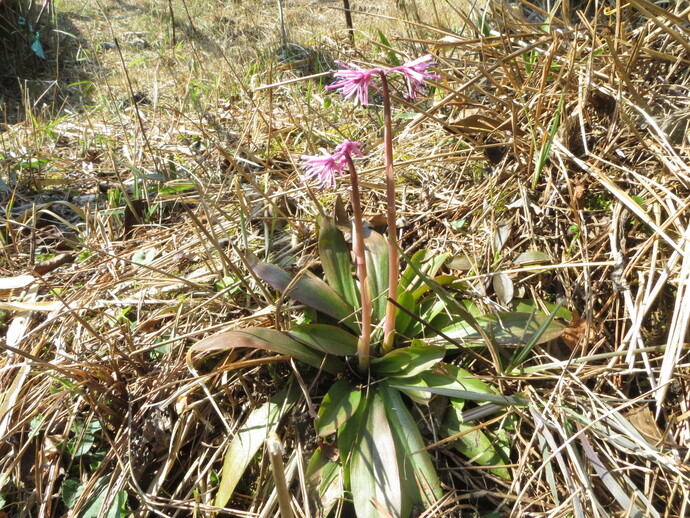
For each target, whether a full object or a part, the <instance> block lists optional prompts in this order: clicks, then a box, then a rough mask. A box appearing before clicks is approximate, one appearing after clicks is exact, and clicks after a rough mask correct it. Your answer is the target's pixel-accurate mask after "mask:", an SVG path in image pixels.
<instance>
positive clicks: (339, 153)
mask: <svg viewBox="0 0 690 518" xmlns="http://www.w3.org/2000/svg"><path fill="white" fill-rule="evenodd" d="M361 145H362V144H361V143H360V142H352V141H350V140H345V141H344V142H343V143H342V144H339V145H338V146H336V148H335V152H334V153H333V154H330V153H328V152H327V151H326V150H325V149H323V148H322V149H321V154H320V155H303V156H302V160H303V161H304V163H305V167H304V171H305V173H304V177H303V178H302V182H306V181H308V180H313V179H316V180H318V184H317V185H318V187H319V189H324V188H326V187H335V180H336V178H339V177H341V176H343V174H345V173H344V172H343V171H344V169H345V168H346V167H347V161H348V157H352V155H353V154H355V155H359V156H363V155H362V151H361V150H360V149H359V148H360V147H361Z"/></svg>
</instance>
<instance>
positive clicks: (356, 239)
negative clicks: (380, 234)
mask: <svg viewBox="0 0 690 518" xmlns="http://www.w3.org/2000/svg"><path fill="white" fill-rule="evenodd" d="M345 158H346V159H347V165H348V168H349V170H350V184H351V188H352V195H351V196H350V200H351V202H352V214H353V217H354V222H353V226H352V227H353V228H352V251H353V252H354V255H355V261H356V265H357V278H358V279H359V285H360V294H361V298H362V324H361V325H362V328H361V332H360V336H359V340H358V341H357V359H358V367H359V373H360V374H362V375H364V374H366V372H367V370H368V369H369V357H370V350H371V314H372V311H373V304H372V301H371V294H370V293H369V285H368V283H367V261H366V254H365V249H364V226H363V221H362V206H361V203H360V196H359V180H358V178H357V171H356V170H355V164H354V162H353V161H352V157H351V156H350V155H349V154H346V155H345Z"/></svg>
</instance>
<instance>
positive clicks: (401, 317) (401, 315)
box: [395, 291, 415, 336]
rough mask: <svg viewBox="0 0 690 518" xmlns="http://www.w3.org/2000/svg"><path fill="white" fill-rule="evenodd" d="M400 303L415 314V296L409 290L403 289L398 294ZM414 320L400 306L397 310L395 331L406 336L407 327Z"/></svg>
mask: <svg viewBox="0 0 690 518" xmlns="http://www.w3.org/2000/svg"><path fill="white" fill-rule="evenodd" d="M398 304H400V305H401V306H402V307H403V308H405V309H406V310H407V311H409V313H413V314H414V310H415V298H414V296H413V295H412V293H411V292H409V291H401V292H400V293H399V294H398ZM411 322H412V317H411V316H410V315H409V314H408V313H407V312H405V311H403V310H401V309H400V308H398V309H397V311H396V316H395V332H396V334H399V335H401V336H405V332H406V331H407V328H408V327H409V326H410V323H411Z"/></svg>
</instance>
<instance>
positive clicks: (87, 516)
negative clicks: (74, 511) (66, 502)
mask: <svg viewBox="0 0 690 518" xmlns="http://www.w3.org/2000/svg"><path fill="white" fill-rule="evenodd" d="M108 482H109V477H108V475H104V476H102V477H101V478H99V479H98V480H97V481H96V484H95V485H94V487H93V489H92V493H91V495H92V496H91V497H90V498H89V500H88V501H87V502H86V505H85V506H84V508H83V509H82V511H81V512H80V513H79V517H80V518H98V517H100V516H105V517H106V518H120V517H124V516H126V507H125V506H126V504H127V491H120V492H118V493H117V494H116V495H115V497H114V498H113V499H112V500H110V501H108ZM83 490H84V488H83V487H82V488H81V491H82V492H83ZM75 503H76V502H75ZM106 506H108V507H106ZM104 509H107V513H106V514H103V513H102V511H103V510H104Z"/></svg>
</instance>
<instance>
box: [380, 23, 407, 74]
mask: <svg viewBox="0 0 690 518" xmlns="http://www.w3.org/2000/svg"><path fill="white" fill-rule="evenodd" d="M376 31H377V32H378V33H379V41H380V42H381V44H382V45H383V46H384V47H386V48H387V49H388V52H387V54H388V59H389V60H390V62H391V63H392V65H393V66H394V67H399V66H400V65H401V63H400V59H399V58H398V56H397V54H396V53H395V52H393V50H392V48H393V47H392V45H391V43H390V41H388V38H386V35H385V34H383V31H381V29H376Z"/></svg>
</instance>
